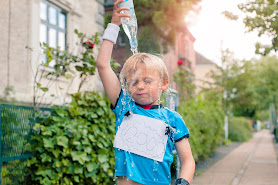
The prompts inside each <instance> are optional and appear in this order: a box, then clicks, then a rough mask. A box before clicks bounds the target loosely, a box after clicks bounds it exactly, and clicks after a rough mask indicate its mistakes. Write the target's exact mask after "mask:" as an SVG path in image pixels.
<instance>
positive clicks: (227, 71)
mask: <svg viewBox="0 0 278 185" xmlns="http://www.w3.org/2000/svg"><path fill="white" fill-rule="evenodd" d="M221 60H222V66H218V71H217V72H213V73H212V74H211V76H212V78H213V79H214V81H215V84H216V86H217V88H218V89H220V91H221V92H222V94H223V105H222V106H223V108H224V112H225V113H226V114H232V115H234V116H246V117H253V116H254V115H255V112H256V101H255V100H256V98H255V95H256V94H255V90H254V87H253V82H254V81H256V76H255V73H254V67H253V66H254V65H253V63H252V62H251V61H238V60H236V59H234V57H233V54H232V53H231V52H230V51H229V50H227V49H226V50H222V59H221Z"/></svg>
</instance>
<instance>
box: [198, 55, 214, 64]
mask: <svg viewBox="0 0 278 185" xmlns="http://www.w3.org/2000/svg"><path fill="white" fill-rule="evenodd" d="M200 64H201V65H202V64H211V65H216V64H215V63H214V62H212V61H211V60H209V59H207V58H206V57H204V56H203V55H202V54H200V53H198V52H196V65H200Z"/></svg>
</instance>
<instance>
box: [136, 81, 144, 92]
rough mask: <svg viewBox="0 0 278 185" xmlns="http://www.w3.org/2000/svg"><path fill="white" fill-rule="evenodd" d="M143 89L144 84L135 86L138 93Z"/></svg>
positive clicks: (140, 83)
mask: <svg viewBox="0 0 278 185" xmlns="http://www.w3.org/2000/svg"><path fill="white" fill-rule="evenodd" d="M144 87H145V84H144V83H143V82H139V83H138V84H137V90H138V91H140V90H142V89H144Z"/></svg>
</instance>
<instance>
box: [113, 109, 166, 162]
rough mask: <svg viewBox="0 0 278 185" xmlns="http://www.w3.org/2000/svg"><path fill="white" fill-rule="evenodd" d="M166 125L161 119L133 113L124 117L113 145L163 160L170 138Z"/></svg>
mask: <svg viewBox="0 0 278 185" xmlns="http://www.w3.org/2000/svg"><path fill="white" fill-rule="evenodd" d="M166 126H167V124H166V123H165V122H163V121H161V120H158V119H154V118H150V117H146V116H142V115H139V114H131V115H129V116H128V117H124V118H123V121H122V123H121V126H120V127H119V129H118V131H117V134H116V137H115V140H114V145H113V146H114V147H115V148H119V149H122V150H125V151H128V152H131V153H134V154H137V155H141V156H144V157H147V158H150V159H153V160H156V161H160V162H162V161H163V157H164V154H165V150H166V144H167V139H168V135H165V131H166Z"/></svg>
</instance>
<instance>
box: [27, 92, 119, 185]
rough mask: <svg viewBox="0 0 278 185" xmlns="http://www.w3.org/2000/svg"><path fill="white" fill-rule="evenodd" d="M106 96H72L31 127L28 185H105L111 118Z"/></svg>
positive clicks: (111, 154)
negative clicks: (31, 153)
mask: <svg viewBox="0 0 278 185" xmlns="http://www.w3.org/2000/svg"><path fill="white" fill-rule="evenodd" d="M109 106H110V104H109V101H108V99H107V98H106V97H102V96H100V95H99V94H98V93H96V92H85V93H84V94H79V93H77V94H74V95H73V96H72V102H71V103H70V104H69V106H68V107H63V108H61V107H56V108H54V111H53V113H52V115H51V116H48V117H46V118H40V119H38V120H37V122H36V124H35V126H34V136H33V141H34V143H33V151H34V152H35V153H36V157H33V158H32V159H30V160H28V161H27V162H26V165H27V166H28V167H29V169H30V170H31V171H32V174H31V175H32V180H33V182H32V184H46V185H47V184H103V185H105V184H108V183H109V182H111V181H112V178H113V169H114V150H113V143H112V142H113V140H114V135H115V118H114V114H113V112H112V111H111V110H110V108H109Z"/></svg>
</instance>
